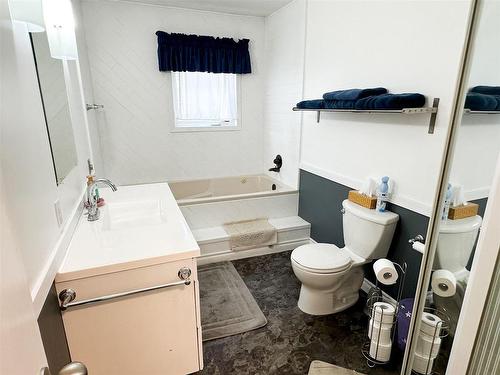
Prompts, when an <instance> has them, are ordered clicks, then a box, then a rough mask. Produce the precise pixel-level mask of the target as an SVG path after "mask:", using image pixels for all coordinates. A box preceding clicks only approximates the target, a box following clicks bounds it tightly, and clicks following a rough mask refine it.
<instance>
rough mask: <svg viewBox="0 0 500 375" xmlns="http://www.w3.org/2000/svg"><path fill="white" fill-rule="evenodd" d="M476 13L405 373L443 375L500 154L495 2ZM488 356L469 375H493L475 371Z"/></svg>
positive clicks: (499, 8)
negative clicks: (421, 302) (424, 291)
mask: <svg viewBox="0 0 500 375" xmlns="http://www.w3.org/2000/svg"><path fill="white" fill-rule="evenodd" d="M479 9H480V13H479V18H478V23H477V25H476V32H475V35H474V40H473V44H472V50H471V53H472V55H471V60H470V65H469V69H470V70H469V74H468V78H467V86H466V87H467V89H466V92H463V93H462V99H463V100H464V109H463V115H462V117H461V122H460V125H459V128H458V133H457V136H456V138H455V143H454V151H453V154H452V156H451V160H449V161H450V163H451V169H450V174H449V179H448V183H447V189H446V193H445V194H444V196H442V197H441V199H442V201H443V202H444V208H443V210H442V213H441V218H440V220H439V223H438V229H439V235H438V237H437V243H436V252H435V257H434V262H433V272H432V275H431V282H430V285H429V289H428V290H429V292H428V296H427V300H426V307H425V309H424V314H423V316H422V319H421V320H422V322H421V327H420V330H419V332H418V333H417V334H416V336H417V337H415V340H416V346H415V348H416V350H415V352H414V356H413V365H412V371H413V372H412V373H418V374H431V373H432V374H434V373H440V374H441V373H442V374H444V373H445V371H446V369H447V363H448V360H449V355H450V352H451V350H452V347H453V345H454V340H455V336H456V334H457V324H458V322H459V319H460V314H461V312H462V308H463V303H464V296H465V293H466V291H467V286H468V283H469V276H470V275H471V267H472V265H473V263H474V260H475V253H476V246H477V239H478V235H479V232H480V230H481V227H482V224H483V217H484V213H485V210H486V207H487V205H488V198H489V195H490V188H491V186H492V183H493V179H494V175H495V170H496V165H497V160H498V155H499V151H500V70H499V69H498V66H499V63H500V23H498V19H499V17H500V3H499V2H498V1H485V2H483V3H481V5H480V7H479ZM493 262H494V261H493ZM477 271H478V270H477V269H476V272H477ZM487 287H488V286H487V285H484V288H487ZM470 339H471V340H473V339H474V338H470ZM458 344H459V343H458ZM476 350H480V351H484V350H485V347H483V348H476ZM492 353H493V355H494V356H496V355H497V354H498V353H495V351H494V350H493V351H492ZM488 356H489V354H486V355H485V356H484V357H485V360H484V362H483V363H482V364H478V366H479V367H477V368H476V369H475V370H473V371H472V370H470V369H469V370H468V371H471V372H468V373H470V374H490V373H491V374H492V373H493V372H490V371H489V370H488V369H487V368H486V367H481V366H482V365H485V366H486V363H487V362H488ZM446 373H449V372H446Z"/></svg>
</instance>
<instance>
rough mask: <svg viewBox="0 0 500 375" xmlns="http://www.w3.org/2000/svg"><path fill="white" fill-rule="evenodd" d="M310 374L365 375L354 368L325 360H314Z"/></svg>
mask: <svg viewBox="0 0 500 375" xmlns="http://www.w3.org/2000/svg"><path fill="white" fill-rule="evenodd" d="M308 375H364V374H362V373H360V372H357V371H354V370H348V369H345V368H343V367H339V366H335V365H331V364H329V363H326V362H323V361H312V362H311V366H310V367H309V373H308Z"/></svg>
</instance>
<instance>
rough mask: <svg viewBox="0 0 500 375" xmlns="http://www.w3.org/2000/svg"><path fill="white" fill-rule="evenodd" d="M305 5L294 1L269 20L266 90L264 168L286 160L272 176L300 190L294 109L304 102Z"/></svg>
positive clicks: (297, 119) (298, 123)
mask: <svg viewBox="0 0 500 375" xmlns="http://www.w3.org/2000/svg"><path fill="white" fill-rule="evenodd" d="M305 11H306V1H305V0H295V1H294V2H292V3H290V4H288V5H287V6H285V7H283V8H281V9H279V10H278V11H276V12H275V13H273V14H272V15H271V16H269V17H266V58H267V60H266V86H265V94H264V98H265V104H264V166H265V167H266V170H267V169H268V168H269V167H272V166H273V164H272V160H273V159H274V157H275V156H276V155H277V154H280V155H281V156H282V158H283V167H282V169H281V172H280V173H279V174H277V173H274V172H269V174H270V175H271V176H272V177H274V178H277V179H279V180H281V181H283V182H284V183H285V184H287V185H289V186H292V187H297V186H298V169H299V154H300V152H299V149H300V126H301V114H300V113H298V112H292V107H293V106H294V105H295V104H296V103H297V102H298V101H300V100H301V98H302V90H303V72H304V43H305V22H306V18H305Z"/></svg>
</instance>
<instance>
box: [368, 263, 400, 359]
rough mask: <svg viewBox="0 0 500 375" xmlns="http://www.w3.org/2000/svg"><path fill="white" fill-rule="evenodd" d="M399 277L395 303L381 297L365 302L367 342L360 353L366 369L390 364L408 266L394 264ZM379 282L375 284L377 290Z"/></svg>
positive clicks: (374, 297) (373, 297) (371, 298)
mask: <svg viewBox="0 0 500 375" xmlns="http://www.w3.org/2000/svg"><path fill="white" fill-rule="evenodd" d="M394 266H396V270H397V271H398V274H399V276H400V277H398V279H399V280H400V281H399V285H398V293H397V299H396V303H394V302H393V301H390V300H388V299H387V298H384V297H383V296H382V297H380V296H377V295H375V296H372V297H370V298H369V299H368V300H367V310H368V316H369V317H370V323H369V325H368V329H367V336H368V340H367V341H366V342H365V343H364V344H363V346H362V348H361V353H362V354H363V356H364V357H365V358H366V364H367V365H368V367H370V368H373V367H375V366H381V365H386V364H388V363H389V362H390V357H391V350H392V344H393V342H394V337H395V334H396V330H395V329H394V328H395V325H396V322H397V316H398V310H399V305H400V304H399V302H400V301H401V296H402V293H403V286H404V283H405V276H406V270H407V268H408V265H407V264H406V262H405V263H403V265H400V264H398V263H394ZM378 286H379V282H378V281H377V282H376V287H377V288H378Z"/></svg>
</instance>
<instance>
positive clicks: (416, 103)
mask: <svg viewBox="0 0 500 375" xmlns="http://www.w3.org/2000/svg"><path fill="white" fill-rule="evenodd" d="M424 105H425V96H423V95H422V94H413V93H408V94H383V95H377V96H369V97H368V98H363V99H360V100H358V101H357V102H356V105H355V107H354V108H356V109H395V110H397V109H403V108H418V107H423V106H424Z"/></svg>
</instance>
